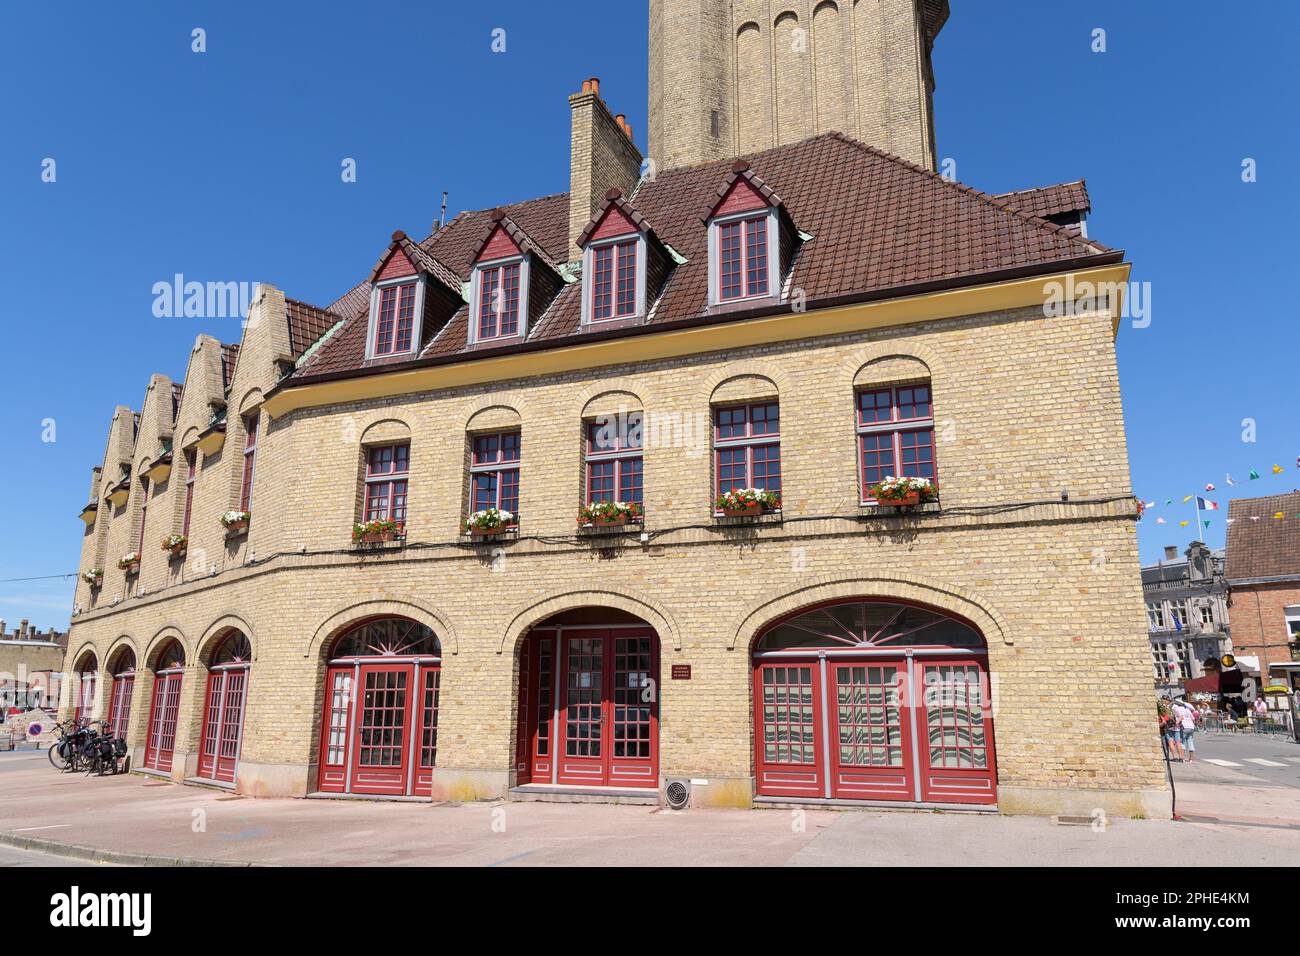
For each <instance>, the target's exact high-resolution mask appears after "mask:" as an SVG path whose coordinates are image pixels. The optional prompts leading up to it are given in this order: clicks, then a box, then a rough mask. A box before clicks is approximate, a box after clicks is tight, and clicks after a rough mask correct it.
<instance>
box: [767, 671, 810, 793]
mask: <svg viewBox="0 0 1300 956" xmlns="http://www.w3.org/2000/svg"><path fill="white" fill-rule="evenodd" d="M821 697H822V694H821V674H820V670H819V665H818V663H817V661H815V660H811V661H801V660H791V661H781V662H779V663H776V662H773V663H763V664H760V665H759V666H758V667H755V668H754V727H755V728H757V732H756V733H755V737H756V738H757V770H758V780H757V788H758V792H759V793H761V794H765V795H768V796H774V797H805V798H810V797H824V796H825V795H826V792H825V787H826V783H825V770H824V768H823V766H822V760H821V752H822V734H821V717H822V706H821Z"/></svg>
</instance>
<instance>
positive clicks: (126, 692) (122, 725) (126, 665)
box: [108, 647, 135, 737]
mask: <svg viewBox="0 0 1300 956" xmlns="http://www.w3.org/2000/svg"><path fill="white" fill-rule="evenodd" d="M108 672H109V673H110V674H111V675H112V680H113V689H112V696H111V697H110V698H109V702H108V732H109V733H110V734H112V735H113V736H114V737H125V736H126V728H127V725H128V724H129V722H130V720H131V697H132V696H133V695H134V693H135V651H133V650H131V648H129V647H123V648H121V649H119V650H118V651H117V653H116V654H114V655H113V656H112V657H111V658H110V659H109V661H108Z"/></svg>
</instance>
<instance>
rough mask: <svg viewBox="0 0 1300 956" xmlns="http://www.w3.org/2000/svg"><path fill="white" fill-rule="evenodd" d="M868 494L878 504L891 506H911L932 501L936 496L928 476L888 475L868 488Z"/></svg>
mask: <svg viewBox="0 0 1300 956" xmlns="http://www.w3.org/2000/svg"><path fill="white" fill-rule="evenodd" d="M868 493H869V494H870V496H871V497H872V498H874V499H875V501H876V504H878V505H888V506H890V507H893V508H911V507H915V506H916V505H920V504H925V503H926V502H928V501H934V500H935V498H936V497H937V494H936V492H935V488H934V484H933V482H931V481H930V479H929V478H895V477H892V476H890V477H888V478H886V479H885V480H884V481H881V482H879V483H877V484H875V485H872V486H871V488H870V489H869V492H868Z"/></svg>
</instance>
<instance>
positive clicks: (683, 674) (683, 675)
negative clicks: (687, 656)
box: [673, 664, 691, 680]
mask: <svg viewBox="0 0 1300 956" xmlns="http://www.w3.org/2000/svg"><path fill="white" fill-rule="evenodd" d="M690 679H691V665H690V664H674V665H673V680H690Z"/></svg>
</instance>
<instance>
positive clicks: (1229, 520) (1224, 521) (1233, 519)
mask: <svg viewBox="0 0 1300 956" xmlns="http://www.w3.org/2000/svg"><path fill="white" fill-rule="evenodd" d="M1236 520H1237V519H1236V518H1224V519H1223V523H1224V524H1232V523H1233V522H1234V521H1236Z"/></svg>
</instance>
